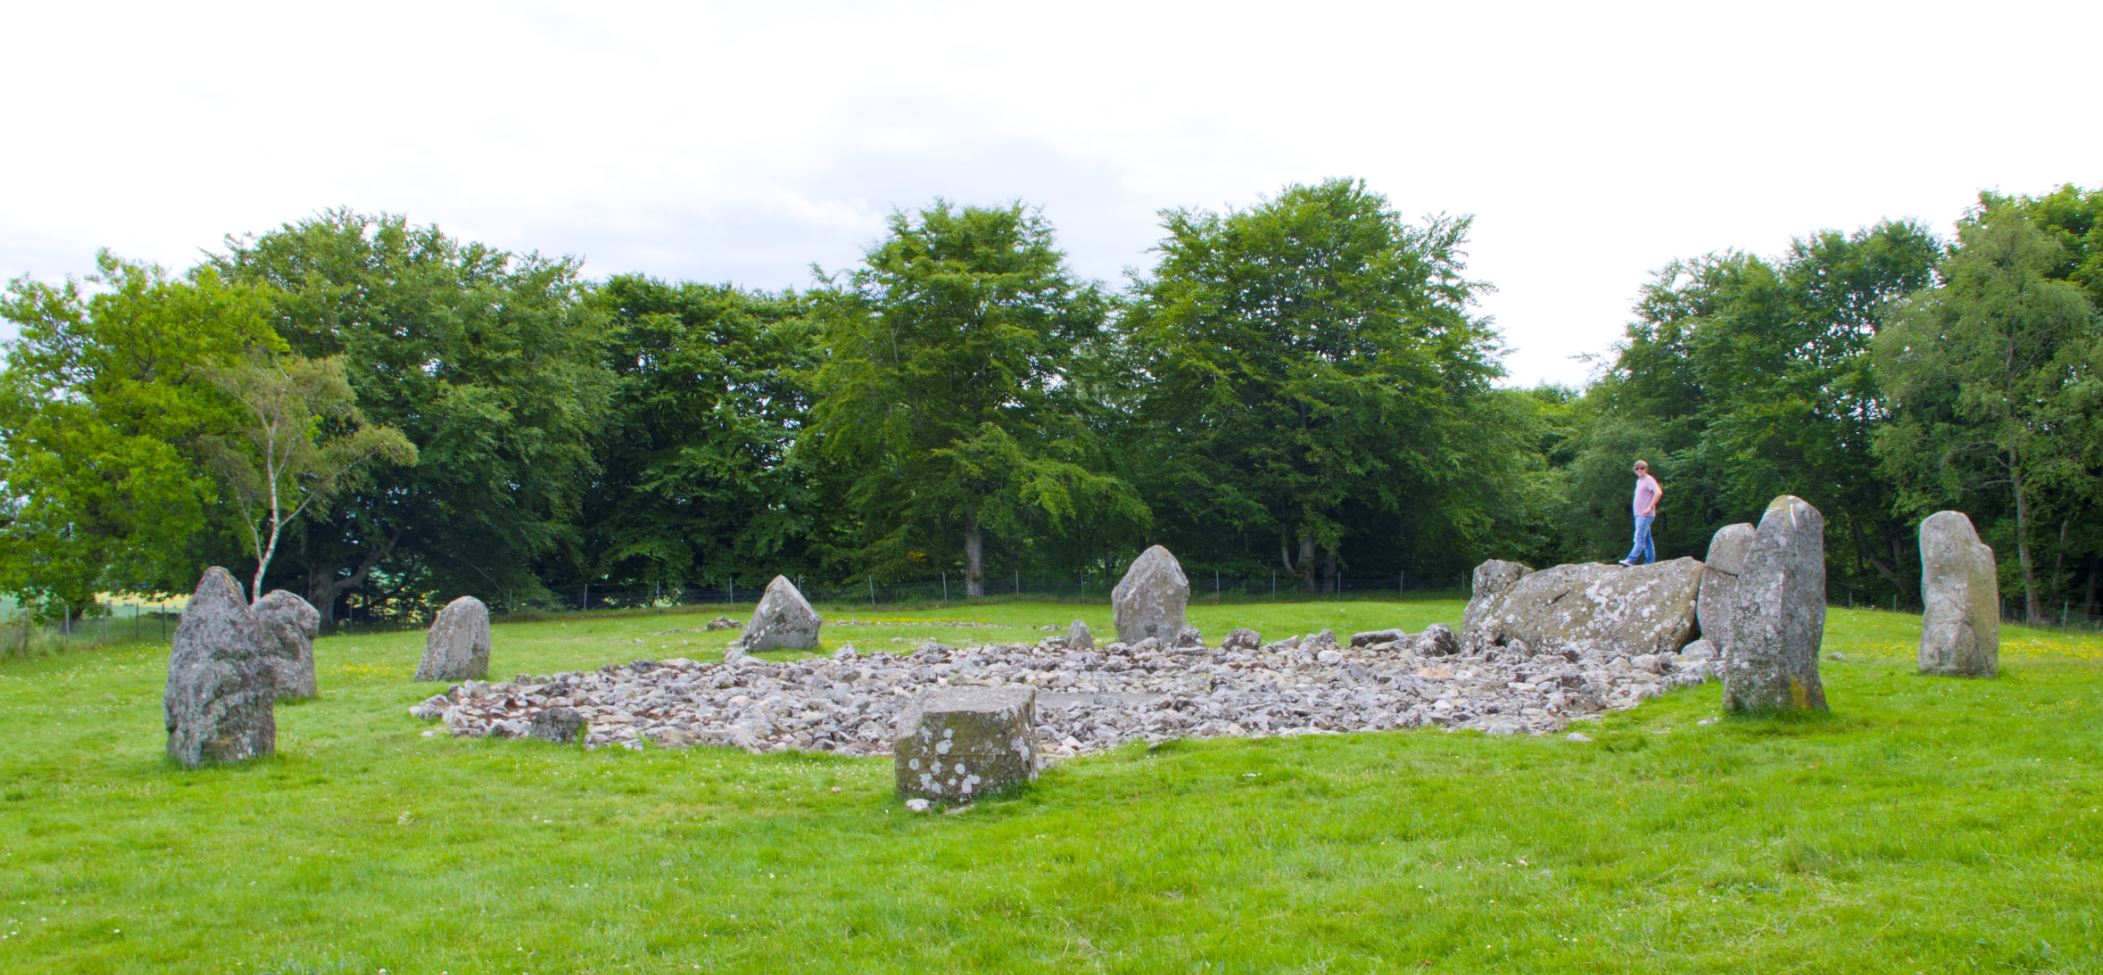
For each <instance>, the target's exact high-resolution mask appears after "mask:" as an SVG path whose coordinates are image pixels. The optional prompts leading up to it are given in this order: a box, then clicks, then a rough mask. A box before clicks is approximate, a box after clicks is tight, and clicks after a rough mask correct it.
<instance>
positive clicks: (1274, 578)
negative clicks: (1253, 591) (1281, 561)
mask: <svg viewBox="0 0 2103 975" xmlns="http://www.w3.org/2000/svg"><path fill="white" fill-rule="evenodd" d="M1277 599H1278V570H1276V569H1272V570H1271V600H1272V601H1273V602H1276V601H1277Z"/></svg>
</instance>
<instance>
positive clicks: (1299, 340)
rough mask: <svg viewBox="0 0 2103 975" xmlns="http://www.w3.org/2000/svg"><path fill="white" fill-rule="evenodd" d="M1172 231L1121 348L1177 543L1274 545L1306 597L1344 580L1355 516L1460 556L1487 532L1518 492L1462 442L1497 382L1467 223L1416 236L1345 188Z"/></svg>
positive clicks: (1302, 189) (1203, 216) (1173, 216)
mask: <svg viewBox="0 0 2103 975" xmlns="http://www.w3.org/2000/svg"><path fill="white" fill-rule="evenodd" d="M1165 219H1166V228H1167V231H1168V236H1167V237H1166V238H1165V239H1164V240H1163V241H1162V242H1161V245H1160V252H1161V258H1160V262H1159V264H1158V265H1157V266H1156V268H1155V269H1154V273H1153V275H1152V276H1151V277H1149V278H1147V279H1145V280H1142V281H1140V282H1138V283H1137V286H1136V288H1135V290H1136V295H1135V299H1134V302H1133V305H1132V308H1131V311H1130V313H1129V314H1128V316H1127V318H1126V322H1125V325H1124V329H1125V332H1126V337H1127V341H1128V342H1129V344H1130V355H1131V359H1132V364H1133V369H1134V370H1135V373H1136V375H1135V379H1136V380H1137V383H1136V385H1137V387H1138V388H1139V389H1140V393H1139V394H1138V395H1137V396H1136V402H1135V403H1134V405H1133V409H1134V411H1135V413H1136V415H1137V416H1138V422H1139V424H1140V425H1141V428H1142V432H1141V434H1140V436H1141V438H1142V442H1143V444H1144V446H1143V447H1142V448H1141V449H1142V451H1143V453H1144V460H1143V461H1142V464H1141V468H1140V469H1141V470H1142V471H1143V472H1144V473H1143V476H1144V478H1145V483H1146V485H1147V487H1146V495H1147V497H1148V499H1149V501H1150V502H1151V503H1152V505H1153V507H1154V508H1155V509H1156V511H1157V513H1161V514H1164V515H1166V516H1168V517H1170V518H1172V519H1173V521H1174V524H1175V525H1176V529H1177V534H1181V535H1188V536H1191V537H1193V538H1198V539H1204V540H1205V541H1206V542H1207V543H1208V544H1209V545H1210V546H1212V547H1214V548H1217V547H1218V546H1219V545H1220V544H1221V543H1222V542H1223V541H1227V540H1233V541H1235V542H1236V543H1240V544H1247V543H1248V542H1253V541H1254V540H1256V539H1261V540H1262V541H1260V542H1255V543H1254V544H1253V545H1252V546H1251V547H1253V548H1254V549H1255V550H1256V551H1259V552H1264V551H1266V550H1267V553H1266V554H1265V555H1264V556H1263V558H1264V560H1265V561H1266V562H1268V561H1270V559H1271V558H1273V557H1275V559H1276V561H1275V562H1272V563H1271V564H1274V565H1276V566H1277V567H1279V568H1281V569H1283V570H1284V571H1286V572H1288V573H1291V574H1294V575H1297V576H1299V577H1300V579H1301V580H1302V584H1303V585H1305V586H1307V587H1309V588H1313V587H1315V586H1316V585H1317V582H1316V575H1317V568H1318V566H1319V568H1320V571H1321V575H1322V577H1323V578H1324V579H1331V578H1334V576H1335V575H1336V573H1337V572H1338V566H1339V558H1340V553H1341V552H1342V550H1343V547H1344V544H1345V534H1346V526H1347V522H1348V521H1350V520H1351V517H1352V513H1353V512H1354V511H1356V510H1372V511H1376V512H1379V513H1382V514H1384V515H1386V516H1387V517H1389V518H1397V517H1400V516H1401V515H1402V514H1403V513H1404V509H1405V508H1426V509H1429V510H1437V511H1440V512H1441V513H1442V515H1444V516H1446V520H1445V521H1444V522H1442V525H1441V534H1443V535H1444V536H1445V537H1444V538H1442V539H1441V542H1442V543H1446V545H1447V547H1452V543H1456V542H1458V543H1460V545H1461V546H1463V547H1465V546H1466V545H1468V544H1471V543H1472V542H1473V540H1474V539H1475V538H1476V537H1479V535H1480V533H1482V532H1484V531H1485V530H1486V529H1487V528H1488V526H1489V525H1490V523H1491V522H1492V520H1493V519H1494V517H1495V516H1494V515H1492V514H1490V512H1492V511H1493V510H1495V509H1496V508H1498V507H1499V502H1500V499H1499V498H1498V497H1496V496H1495V491H1496V489H1498V488H1499V487H1501V486H1502V484H1504V483H1508V482H1500V480H1499V478H1498V477H1497V476H1496V474H1495V471H1494V470H1492V471H1485V470H1482V469H1480V468H1474V469H1471V468H1470V467H1469V463H1468V461H1467V460H1464V459H1463V458H1469V459H1474V460H1478V461H1480V462H1482V463H1487V464H1498V463H1501V462H1502V461H1501V459H1500V458H1502V457H1503V456H1504V455H1503V454H1502V453H1501V452H1486V451H1480V450H1477V449H1475V447H1476V446H1477V445H1479V444H1481V443H1482V442H1484V441H1485V440H1486V439H1489V438H1484V437H1481V436H1478V435H1477V434H1479V433H1480V432H1481V431H1479V430H1478V431H1476V432H1474V433H1471V432H1470V430H1469V423H1470V421H1471V420H1474V419H1478V418H1480V417H1481V416H1482V415H1484V414H1483V411H1487V410H1490V409H1492V408H1493V404H1491V403H1490V402H1489V401H1487V400H1486V399H1485V398H1484V396H1485V394H1486V393H1487V390H1488V382H1489V380H1490V378H1491V377H1493V376H1495V375H1496V374H1497V368H1496V366H1495V364H1494V361H1493V355H1494V352H1495V348H1496V339H1495V336H1494V334H1493V333H1492V332H1491V331H1490V329H1489V326H1488V323H1487V322H1486V321H1484V320H1482V319H1480V318H1479V317H1476V316H1475V315H1474V314H1473V312H1472V310H1471V304H1472V302H1473V300H1474V296H1475V295H1476V293H1477V292H1479V291H1480V290H1482V288H1483V287H1484V286H1483V285H1481V284H1479V283H1477V282H1473V281H1470V280H1468V279H1467V278H1466V277H1465V274H1464V265H1463V255H1462V247H1463V245H1464V244H1465V242H1466V239H1467V231H1468V220H1467V219H1465V218H1451V217H1433V218H1430V219H1428V220H1426V221H1425V222H1424V223H1423V224H1421V225H1412V224H1409V223H1406V222H1405V221H1403V219H1402V218H1401V217H1400V215H1398V214H1397V213H1395V212H1394V211H1393V210H1392V209H1391V208H1390V207H1389V206H1388V202H1387V200H1386V199H1385V198H1383V197H1381V196H1380V195H1378V194H1376V193H1372V192H1370V191H1368V190H1367V189H1366V188H1365V185H1364V184H1363V183H1361V182H1357V181H1353V180H1341V179H1339V180H1331V181H1329V182H1326V183H1322V184H1320V185H1317V186H1292V187H1288V188H1287V189H1286V190H1285V191H1284V192H1283V193H1281V194H1280V195H1279V196H1278V197H1277V198H1276V199H1274V200H1270V201H1267V202H1265V203H1263V204H1262V205H1259V206H1257V207H1255V208H1253V209H1250V210H1246V211H1237V212H1232V213H1228V214H1225V215H1220V214H1210V213H1200V212H1193V211H1187V210H1174V211H1169V212H1168V213H1167V214H1165ZM1462 487H1465V488H1466V489H1465V490H1456V489H1457V488H1462ZM1485 488H1488V490H1485ZM1451 526H1461V527H1460V528H1459V530H1458V531H1456V532H1451V533H1448V532H1445V531H1444V529H1445V528H1447V527H1451ZM1214 554H1215V557H1225V556H1226V555H1227V553H1226V552H1225V551H1218V552H1216V553H1214Z"/></svg>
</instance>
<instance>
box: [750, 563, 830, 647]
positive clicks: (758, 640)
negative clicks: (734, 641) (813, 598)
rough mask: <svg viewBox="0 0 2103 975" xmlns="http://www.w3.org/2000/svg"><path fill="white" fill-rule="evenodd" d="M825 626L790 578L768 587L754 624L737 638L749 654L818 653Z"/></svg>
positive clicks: (754, 617)
mask: <svg viewBox="0 0 2103 975" xmlns="http://www.w3.org/2000/svg"><path fill="white" fill-rule="evenodd" d="M824 624H825V621H824V620H823V619H820V618H819V617H818V611H817V610H815V609H812V608H811V604H810V602H809V601H808V600H806V599H804V598H803V593H802V591H800V590H798V589H797V588H796V584H795V583H793V582H790V581H789V577H788V576H775V577H774V581H773V582H770V583H767V592H766V594H765V595H763V596H761V597H759V606H758V607H757V608H755V609H753V610H752V620H751V622H749V623H746V624H745V635H744V636H742V637H739V638H738V646H739V648H740V649H743V650H744V651H745V652H746V653H760V652H762V651H765V650H811V649H815V648H816V647H817V646H818V628H819V627H820V626H823V625H824Z"/></svg>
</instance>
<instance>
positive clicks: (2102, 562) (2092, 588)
mask: <svg viewBox="0 0 2103 975" xmlns="http://www.w3.org/2000/svg"><path fill="white" fill-rule="evenodd" d="M2099 580H2103V558H2095V557H2091V558H2090V559H2089V560H2088V593H2087V594H2086V595H2084V596H2082V597H2081V615H2083V616H2087V617H2090V618H2093V617H2094V616H2095V615H2096V589H2097V585H2096V584H2097V582H2098V581H2099Z"/></svg>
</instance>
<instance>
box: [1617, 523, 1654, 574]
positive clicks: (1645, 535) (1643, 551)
mask: <svg viewBox="0 0 2103 975" xmlns="http://www.w3.org/2000/svg"><path fill="white" fill-rule="evenodd" d="M1657 518H1658V516H1656V515H1637V516H1636V545H1635V547H1634V548H1631V549H1629V550H1628V558H1626V559H1623V560H1622V561H1624V562H1631V563H1634V564H1636V565H1649V564H1650V563H1652V562H1656V561H1657V560H1658V548H1657V546H1656V545H1653V544H1651V542H1650V523H1651V522H1653V521H1656V520H1657Z"/></svg>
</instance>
